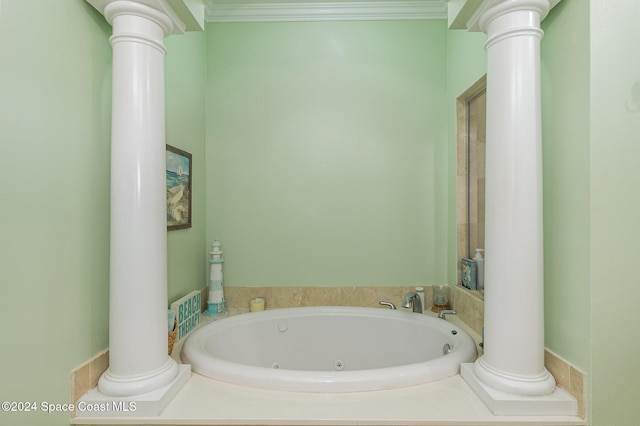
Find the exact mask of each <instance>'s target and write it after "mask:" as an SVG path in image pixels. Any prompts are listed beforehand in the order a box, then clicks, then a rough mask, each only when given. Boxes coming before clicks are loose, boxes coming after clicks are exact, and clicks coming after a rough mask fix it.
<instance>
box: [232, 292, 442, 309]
mask: <svg viewBox="0 0 640 426" xmlns="http://www.w3.org/2000/svg"><path fill="white" fill-rule="evenodd" d="M423 287H424V293H425V305H426V306H425V307H424V309H425V310H428V309H431V306H432V304H433V303H432V298H433V297H432V292H431V286H423ZM410 291H415V286H403V287H391V286H386V287H225V289H224V294H225V300H226V302H227V306H228V307H229V308H248V307H249V301H250V300H252V299H255V298H256V297H263V298H264V299H265V304H266V308H267V309H276V308H290V307H297V306H362V307H374V308H375V307H380V305H379V303H378V302H380V301H381V300H384V301H387V302H391V303H393V304H395V305H396V306H397V307H398V309H402V299H403V298H404V296H405V295H406V294H407V293H409V292H410Z"/></svg>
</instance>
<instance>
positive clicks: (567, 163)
mask: <svg viewBox="0 0 640 426" xmlns="http://www.w3.org/2000/svg"><path fill="white" fill-rule="evenodd" d="M542 28H543V30H544V32H545V35H544V38H543V40H542V48H541V74H542V131H543V134H542V140H543V147H542V152H543V167H544V170H543V178H544V179H543V181H544V183H543V185H544V186H543V191H544V192H543V194H544V250H545V258H544V269H545V342H546V345H547V347H549V348H550V349H552V350H553V351H554V352H556V353H558V354H560V355H561V356H563V357H564V358H565V359H567V360H568V361H570V362H572V363H573V364H574V365H577V366H579V367H581V368H583V369H588V368H589V363H590V338H589V334H590V332H591V329H590V323H591V321H590V314H591V310H590V292H589V286H590V284H591V277H590V271H589V265H590V251H589V246H590V236H591V232H590V224H591V222H590V211H589V206H590V194H589V190H590V176H589V174H590V169H589V158H590V154H589V126H587V125H586V123H588V122H589V106H590V98H589V37H588V36H587V35H588V34H589V4H588V3H587V2H576V1H564V2H561V3H560V4H559V5H558V6H556V7H555V8H554V9H553V10H552V11H551V13H550V14H549V16H548V17H547V18H546V19H545V20H544V21H543V23H542Z"/></svg>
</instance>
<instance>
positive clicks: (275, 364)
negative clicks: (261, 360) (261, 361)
mask: <svg viewBox="0 0 640 426" xmlns="http://www.w3.org/2000/svg"><path fill="white" fill-rule="evenodd" d="M271 368H275V369H276V370H277V369H278V368H280V364H278V363H277V362H274V363H273V364H271Z"/></svg>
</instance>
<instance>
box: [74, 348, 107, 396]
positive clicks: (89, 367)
mask: <svg viewBox="0 0 640 426" xmlns="http://www.w3.org/2000/svg"><path fill="white" fill-rule="evenodd" d="M107 367H109V350H108V349H105V350H103V351H101V352H99V353H98V354H97V355H96V356H94V357H93V358H91V359H90V360H89V361H86V362H85V363H83V364H82V365H80V366H78V367H76V368H75V369H73V370H72V371H71V401H73V402H74V403H75V402H76V401H77V400H78V399H79V398H80V397H81V396H82V395H84V394H85V393H87V392H88V391H89V390H90V389H93V388H95V387H96V386H98V379H100V376H102V373H104V372H105V371H106V370H107Z"/></svg>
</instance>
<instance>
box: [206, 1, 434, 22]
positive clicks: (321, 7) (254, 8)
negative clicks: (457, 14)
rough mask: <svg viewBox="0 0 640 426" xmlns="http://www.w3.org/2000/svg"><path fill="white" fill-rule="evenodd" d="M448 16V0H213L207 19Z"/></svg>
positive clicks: (343, 18)
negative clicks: (239, 0) (240, 0)
mask: <svg viewBox="0 0 640 426" xmlns="http://www.w3.org/2000/svg"><path fill="white" fill-rule="evenodd" d="M409 19H412V20H423V19H447V1H446V0H386V1H383V0H355V1H321V0H316V1H313V0H312V1H299V0H298V1H296V0H279V1H278V0H275V1H274V0H257V1H243V2H238V1H233V0H209V1H207V3H206V22H290V21H364V20H409Z"/></svg>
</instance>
